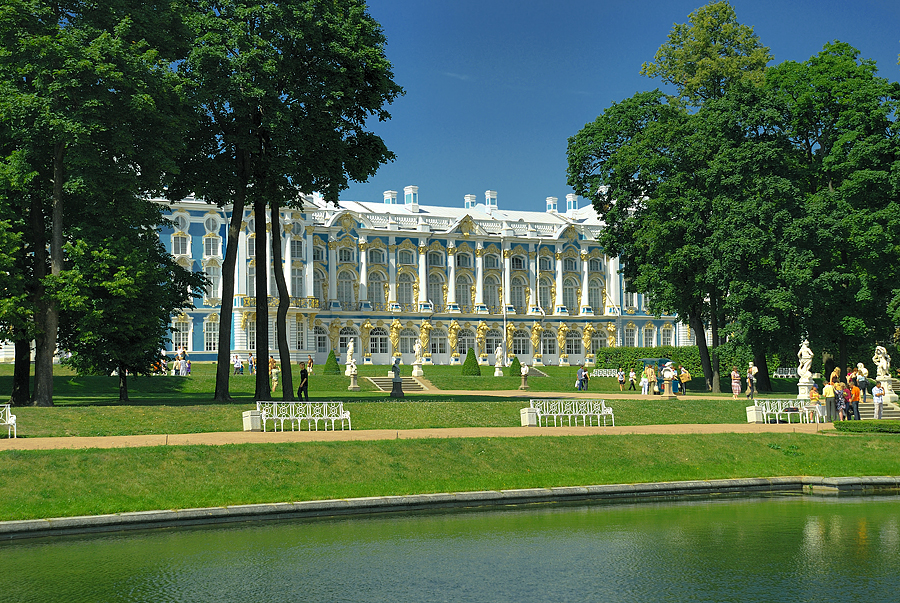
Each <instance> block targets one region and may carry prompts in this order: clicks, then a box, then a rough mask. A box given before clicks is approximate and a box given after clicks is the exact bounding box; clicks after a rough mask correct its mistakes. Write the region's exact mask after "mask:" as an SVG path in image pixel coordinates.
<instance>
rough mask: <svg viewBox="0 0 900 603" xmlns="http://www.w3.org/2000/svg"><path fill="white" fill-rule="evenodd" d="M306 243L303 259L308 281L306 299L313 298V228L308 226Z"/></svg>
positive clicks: (304, 274) (305, 276) (305, 275)
mask: <svg viewBox="0 0 900 603" xmlns="http://www.w3.org/2000/svg"><path fill="white" fill-rule="evenodd" d="M305 235H306V236H305V238H304V243H306V257H305V258H303V270H304V273H303V276H304V278H305V279H306V297H312V296H313V291H314V289H313V279H314V276H313V266H314V265H315V264H314V263H313V227H312V226H307V227H306V233H305Z"/></svg>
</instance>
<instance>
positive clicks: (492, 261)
mask: <svg viewBox="0 0 900 603" xmlns="http://www.w3.org/2000/svg"><path fill="white" fill-rule="evenodd" d="M484 267H485V269H486V270H494V269H497V268H500V256H498V255H494V254H493V253H491V254H488V255H486V256H484Z"/></svg>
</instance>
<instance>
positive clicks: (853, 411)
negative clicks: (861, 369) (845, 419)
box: [848, 382, 860, 421]
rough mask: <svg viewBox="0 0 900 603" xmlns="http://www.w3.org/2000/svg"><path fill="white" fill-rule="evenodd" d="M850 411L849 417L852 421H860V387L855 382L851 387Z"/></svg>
mask: <svg viewBox="0 0 900 603" xmlns="http://www.w3.org/2000/svg"><path fill="white" fill-rule="evenodd" d="M849 410H850V412H849V414H848V416H849V417H850V418H851V419H855V420H857V421H859V420H860V418H859V386H857V385H856V383H855V382H854V383H852V384H851V385H850V408H849Z"/></svg>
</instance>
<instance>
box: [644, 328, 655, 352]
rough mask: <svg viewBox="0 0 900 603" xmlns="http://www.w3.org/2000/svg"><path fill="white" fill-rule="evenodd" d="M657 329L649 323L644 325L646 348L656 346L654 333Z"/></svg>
mask: <svg viewBox="0 0 900 603" xmlns="http://www.w3.org/2000/svg"><path fill="white" fill-rule="evenodd" d="M655 332H656V329H654V328H653V325H647V326H645V327H644V346H643V347H645V348H655V347H656V341H654V337H653V336H654V334H655Z"/></svg>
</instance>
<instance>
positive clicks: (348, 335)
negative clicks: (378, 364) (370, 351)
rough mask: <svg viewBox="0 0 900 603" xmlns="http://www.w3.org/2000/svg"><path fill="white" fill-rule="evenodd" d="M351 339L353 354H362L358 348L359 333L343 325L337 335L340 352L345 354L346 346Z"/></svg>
mask: <svg viewBox="0 0 900 603" xmlns="http://www.w3.org/2000/svg"><path fill="white" fill-rule="evenodd" d="M351 341H352V342H353V350H354V352H355V354H357V355H359V354H362V350H360V349H359V335H358V334H357V332H356V329H354V328H353V327H344V328H343V329H341V332H340V334H339V335H338V351H339V352H340V353H341V354H346V353H347V347H348V346H349V345H350V342H351Z"/></svg>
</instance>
